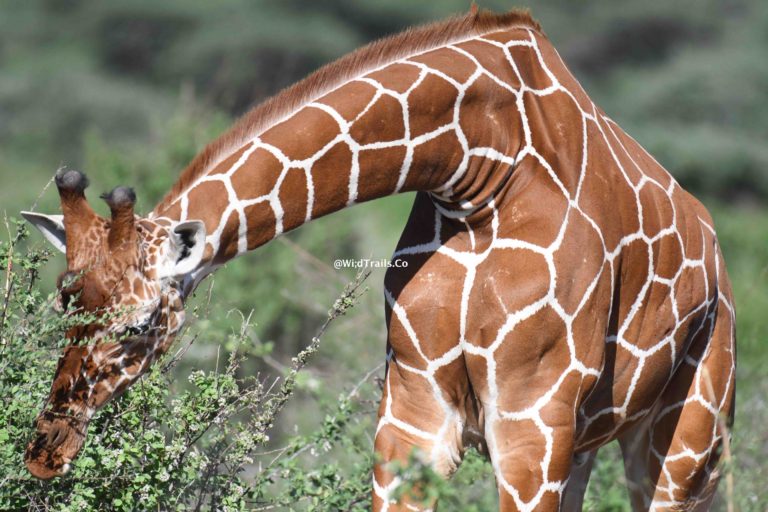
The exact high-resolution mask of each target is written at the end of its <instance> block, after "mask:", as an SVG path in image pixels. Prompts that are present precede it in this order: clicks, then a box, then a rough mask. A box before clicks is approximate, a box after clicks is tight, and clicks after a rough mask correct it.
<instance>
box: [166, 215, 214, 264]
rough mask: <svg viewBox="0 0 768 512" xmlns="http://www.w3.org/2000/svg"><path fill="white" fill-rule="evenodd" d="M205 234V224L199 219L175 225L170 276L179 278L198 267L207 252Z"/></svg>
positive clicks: (171, 241)
mask: <svg viewBox="0 0 768 512" xmlns="http://www.w3.org/2000/svg"><path fill="white" fill-rule="evenodd" d="M205 236H206V232H205V224H203V223H202V222H201V221H199V220H188V221H185V222H179V223H178V224H176V225H175V226H174V227H173V230H172V231H171V239H170V244H171V248H172V250H171V254H170V258H171V260H170V261H169V262H168V267H167V268H168V273H167V275H168V276H170V277H174V278H179V277H182V276H185V275H187V274H189V273H190V272H193V271H194V270H196V269H197V267H198V266H199V265H200V262H201V261H202V260H203V253H204V252H205Z"/></svg>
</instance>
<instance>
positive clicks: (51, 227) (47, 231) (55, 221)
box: [21, 212, 67, 254]
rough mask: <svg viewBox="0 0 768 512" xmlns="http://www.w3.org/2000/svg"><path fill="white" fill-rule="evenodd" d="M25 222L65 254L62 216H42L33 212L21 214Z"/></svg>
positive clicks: (65, 239) (65, 245) (65, 244)
mask: <svg viewBox="0 0 768 512" xmlns="http://www.w3.org/2000/svg"><path fill="white" fill-rule="evenodd" d="M21 216H22V217H24V218H25V219H26V220H27V222H29V223H30V224H32V225H33V226H35V227H36V228H37V229H39V230H40V232H41V233H42V234H43V236H44V237H45V239H46V240H48V241H49V242H51V244H52V245H53V246H54V247H55V248H57V249H58V250H60V251H61V252H63V253H65V254H66V252H67V234H66V233H65V232H64V216H63V215H44V214H42V213H35V212H21Z"/></svg>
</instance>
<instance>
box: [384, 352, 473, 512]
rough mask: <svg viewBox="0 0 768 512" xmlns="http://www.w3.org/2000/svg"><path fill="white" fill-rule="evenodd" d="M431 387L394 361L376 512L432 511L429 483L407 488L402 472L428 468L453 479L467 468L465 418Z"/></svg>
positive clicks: (390, 367)
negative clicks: (425, 496)
mask: <svg viewBox="0 0 768 512" xmlns="http://www.w3.org/2000/svg"><path fill="white" fill-rule="evenodd" d="M431 384H433V383H431V382H430V379H428V378H426V376H424V375H421V374H420V373H419V372H418V371H414V369H412V368H410V369H404V368H403V366H402V365H399V364H398V362H397V361H396V359H394V358H393V359H391V360H390V363H389V365H388V368H387V376H386V381H385V389H384V394H383V397H382V401H381V405H380V407H379V422H378V426H377V429H376V439H375V442H374V445H375V451H376V459H377V460H376V464H375V466H374V472H373V510H375V511H399V510H431V509H432V508H433V507H434V506H435V503H434V502H429V501H428V500H425V499H423V493H422V491H423V489H420V486H421V485H423V482H419V481H415V482H403V481H402V479H401V478H400V477H399V476H398V468H400V470H403V471H407V466H408V465H409V464H410V463H414V462H415V463H421V464H426V465H427V466H428V467H430V468H431V469H432V470H433V471H434V472H436V473H437V474H438V475H440V476H442V477H446V478H447V477H448V476H450V475H451V474H452V473H453V472H454V471H455V470H456V468H457V467H458V465H459V463H460V462H461V457H462V455H463V446H462V444H461V433H462V430H463V424H464V421H463V419H462V415H461V414H460V412H459V410H458V409H456V408H455V407H453V406H450V405H449V404H448V402H446V401H445V399H444V398H443V397H439V396H436V395H435V393H436V392H438V393H440V394H442V392H441V391H438V390H435V389H434V387H433V386H432V385H431ZM416 475H417V476H418V473H416ZM400 486H403V487H400ZM404 491H406V492H404Z"/></svg>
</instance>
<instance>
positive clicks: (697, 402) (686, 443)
mask: <svg viewBox="0 0 768 512" xmlns="http://www.w3.org/2000/svg"><path fill="white" fill-rule="evenodd" d="M727 306H728V305H727V303H724V302H721V304H720V307H719V309H718V312H717V317H716V321H715V326H714V329H713V330H712V334H711V337H710V336H701V337H700V338H699V340H697V341H696V342H694V345H692V347H691V349H690V350H689V353H688V354H687V356H686V358H685V361H684V362H683V363H682V364H681V367H680V368H679V369H678V370H677V372H676V374H675V376H674V377H673V378H672V381H671V382H670V384H669V385H668V386H667V389H666V390H665V391H664V394H663V395H662V397H661V399H660V402H659V404H658V405H657V408H656V409H655V411H654V413H653V414H652V415H651V416H650V417H649V418H648V420H647V421H645V422H643V424H641V425H639V426H638V427H636V428H634V429H633V430H631V431H629V432H626V433H625V434H624V435H623V436H622V438H621V439H620V443H621V446H622V453H623V455H624V464H625V467H626V474H627V480H628V482H629V490H630V494H631V496H632V501H633V507H634V510H636V511H641V510H648V511H653V512H661V511H675V510H691V511H696V512H705V511H707V510H709V507H710V506H711V503H712V499H713V497H714V494H715V491H716V489H717V484H718V480H719V477H720V470H719V468H718V467H717V466H718V461H719V459H720V456H721V452H722V449H723V444H724V442H727V440H728V436H729V435H730V433H729V432H728V424H729V423H730V421H731V420H732V414H733V391H734V387H733V386H734V368H735V366H734V362H735V361H734V351H733V343H734V338H733V327H732V320H733V319H732V316H731V310H730V308H729V307H727Z"/></svg>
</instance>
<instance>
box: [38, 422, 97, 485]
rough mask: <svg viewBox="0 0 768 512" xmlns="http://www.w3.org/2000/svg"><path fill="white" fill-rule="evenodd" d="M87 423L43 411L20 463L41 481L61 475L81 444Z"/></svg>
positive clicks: (67, 469) (67, 468)
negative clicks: (22, 461)
mask: <svg viewBox="0 0 768 512" xmlns="http://www.w3.org/2000/svg"><path fill="white" fill-rule="evenodd" d="M87 430H88V421H87V420H85V419H82V418H78V417H76V416H73V415H68V414H60V413H55V412H52V411H44V412H42V413H41V414H40V415H39V416H38V418H37V427H36V432H35V435H34V437H33V438H32V440H31V441H30V442H29V444H28V445H27V449H26V452H25V454H24V463H25V464H26V466H27V470H28V471H29V472H30V473H31V474H32V476H34V477H36V478H39V479H41V480H50V479H51V478H55V477H59V476H62V475H65V474H66V473H68V472H69V470H70V469H71V467H72V465H71V463H72V461H73V460H74V459H75V458H76V457H77V454H78V453H79V452H80V449H81V448H82V446H83V443H84V442H85V437H86V433H87Z"/></svg>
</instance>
